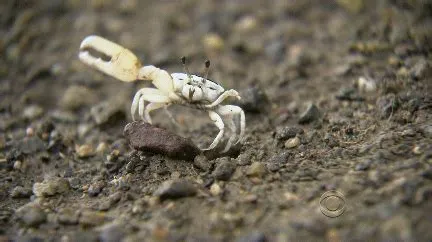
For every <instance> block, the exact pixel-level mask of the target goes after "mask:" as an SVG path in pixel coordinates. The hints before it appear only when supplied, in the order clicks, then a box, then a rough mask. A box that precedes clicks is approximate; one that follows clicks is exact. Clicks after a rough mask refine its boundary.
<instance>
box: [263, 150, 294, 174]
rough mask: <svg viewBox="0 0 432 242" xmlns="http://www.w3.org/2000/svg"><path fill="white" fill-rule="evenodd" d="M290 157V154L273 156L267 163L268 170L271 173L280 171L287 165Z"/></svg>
mask: <svg viewBox="0 0 432 242" xmlns="http://www.w3.org/2000/svg"><path fill="white" fill-rule="evenodd" d="M288 157H289V153H288V152H284V153H282V154H275V155H273V156H272V157H271V158H270V159H269V161H268V162H267V169H268V170H269V171H271V172H276V171H278V170H279V169H280V168H281V167H282V166H284V165H285V164H286V163H287V160H288Z"/></svg>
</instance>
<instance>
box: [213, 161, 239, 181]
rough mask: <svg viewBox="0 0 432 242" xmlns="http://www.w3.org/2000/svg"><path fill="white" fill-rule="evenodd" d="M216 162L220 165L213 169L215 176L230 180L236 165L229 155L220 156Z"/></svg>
mask: <svg viewBox="0 0 432 242" xmlns="http://www.w3.org/2000/svg"><path fill="white" fill-rule="evenodd" d="M216 163H217V164H218V165H217V166H216V169H215V170H214V171H213V177H214V178H215V179H217V180H221V181H228V180H229V179H230V178H231V176H232V174H233V173H234V171H235V169H236V165H235V164H234V163H233V162H231V160H230V158H228V157H222V158H218V159H217V160H216Z"/></svg>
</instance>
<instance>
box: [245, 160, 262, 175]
mask: <svg viewBox="0 0 432 242" xmlns="http://www.w3.org/2000/svg"><path fill="white" fill-rule="evenodd" d="M266 173H267V169H266V167H265V165H264V164H263V163H261V162H254V163H252V165H250V166H249V167H248V169H247V170H246V175H248V176H251V177H263V176H264V175H265V174H266Z"/></svg>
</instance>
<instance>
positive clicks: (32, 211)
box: [16, 203, 47, 227]
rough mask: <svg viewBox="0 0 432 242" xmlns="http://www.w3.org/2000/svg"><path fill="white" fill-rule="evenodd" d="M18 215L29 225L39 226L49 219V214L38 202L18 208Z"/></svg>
mask: <svg viewBox="0 0 432 242" xmlns="http://www.w3.org/2000/svg"><path fill="white" fill-rule="evenodd" d="M16 215H17V217H18V218H19V219H20V220H21V221H23V222H24V223H25V224H26V225H27V226H31V227H37V226H39V225H40V224H42V223H45V221H46V220H47V215H46V214H45V212H44V211H43V210H42V208H40V207H39V206H38V205H37V204H34V203H28V204H26V205H24V206H22V207H20V208H18V209H17V210H16Z"/></svg>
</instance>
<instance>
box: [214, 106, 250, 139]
mask: <svg viewBox="0 0 432 242" xmlns="http://www.w3.org/2000/svg"><path fill="white" fill-rule="evenodd" d="M217 112H219V113H220V114H221V115H224V114H225V115H231V116H232V117H234V115H240V134H239V138H238V140H237V142H236V143H234V145H236V144H238V143H239V142H240V141H241V140H242V138H243V136H244V132H245V127H246V117H245V113H244V111H243V109H241V108H240V107H238V106H234V105H224V106H220V107H218V109H217Z"/></svg>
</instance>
